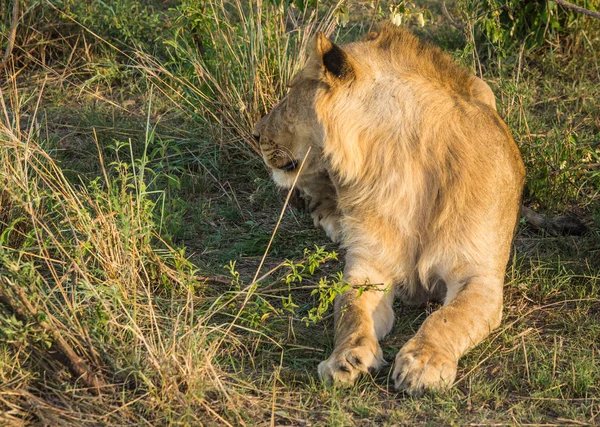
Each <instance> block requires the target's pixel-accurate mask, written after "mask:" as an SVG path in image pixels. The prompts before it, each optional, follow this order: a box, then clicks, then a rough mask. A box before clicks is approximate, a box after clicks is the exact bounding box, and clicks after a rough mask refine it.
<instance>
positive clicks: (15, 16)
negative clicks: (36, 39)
mask: <svg viewBox="0 0 600 427" xmlns="http://www.w3.org/2000/svg"><path fill="white" fill-rule="evenodd" d="M17 25H19V0H14V3H13V10H12V23H11V25H10V33H9V35H8V44H7V45H6V50H5V51H4V57H3V58H2V62H0V71H2V70H3V69H4V67H5V66H6V64H8V59H9V58H10V54H11V53H12V50H13V47H14V45H15V38H16V37H17Z"/></svg>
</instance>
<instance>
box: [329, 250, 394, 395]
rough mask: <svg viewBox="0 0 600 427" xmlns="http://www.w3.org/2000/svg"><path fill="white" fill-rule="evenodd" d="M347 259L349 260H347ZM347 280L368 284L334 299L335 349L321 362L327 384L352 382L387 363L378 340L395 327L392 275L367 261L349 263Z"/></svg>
mask: <svg viewBox="0 0 600 427" xmlns="http://www.w3.org/2000/svg"><path fill="white" fill-rule="evenodd" d="M347 262H348V259H347ZM345 278H346V280H347V281H348V282H349V283H351V284H353V285H359V286H360V285H367V288H368V289H366V290H364V292H362V294H360V295H359V292H358V290H357V289H352V290H350V291H348V292H346V293H345V294H343V295H340V296H338V297H337V299H336V301H335V324H336V327H335V349H334V350H333V353H332V354H331V356H330V357H329V358H328V359H327V360H325V361H324V362H321V364H319V376H320V377H321V378H322V379H323V380H324V381H325V382H327V383H336V384H340V385H352V384H353V383H354V381H355V380H356V379H357V378H358V377H359V376H360V375H361V374H364V373H366V372H368V371H370V370H378V369H380V368H381V367H382V366H383V365H385V363H386V362H385V360H384V359H383V353H382V351H381V347H380V346H379V340H380V339H381V338H383V337H384V336H385V335H386V334H387V333H388V332H389V331H390V330H391V328H392V325H393V323H394V313H393V310H392V302H393V298H394V292H393V290H392V289H391V286H390V284H391V283H392V280H391V278H389V277H384V275H382V274H380V273H379V272H377V271H375V270H374V269H371V268H369V267H368V266H367V265H366V264H362V263H361V265H357V264H355V263H351V262H348V264H347V267H346V274H345Z"/></svg>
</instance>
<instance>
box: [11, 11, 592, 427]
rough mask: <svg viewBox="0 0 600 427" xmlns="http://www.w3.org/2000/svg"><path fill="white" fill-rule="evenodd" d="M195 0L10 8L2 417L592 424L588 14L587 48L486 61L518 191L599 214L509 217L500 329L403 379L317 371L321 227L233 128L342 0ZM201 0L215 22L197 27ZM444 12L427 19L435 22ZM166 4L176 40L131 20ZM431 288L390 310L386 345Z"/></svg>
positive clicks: (321, 337) (324, 261)
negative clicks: (282, 190) (328, 0)
mask: <svg viewBox="0 0 600 427" xmlns="http://www.w3.org/2000/svg"><path fill="white" fill-rule="evenodd" d="M134 3H136V4H137V2H134ZM65 4H66V3H65ZM107 4H108V5H109V6H110V5H112V6H114V7H117V6H116V5H113V4H112V3H111V2H108V3H107ZM203 4H205V5H207V7H208V6H209V7H210V10H202V11H201V12H206V15H202V14H201V13H200V14H199V13H196V12H199V10H197V9H194V7H196V6H197V5H196V6H195V3H193V2H189V3H188V2H178V3H176V6H178V7H180V8H179V9H178V11H176V12H173V11H170V12H169V11H167V10H166V9H164V10H163V12H164V21H165V22H164V23H160V24H156V23H155V21H153V20H152V19H151V18H149V17H148V16H149V14H148V13H146V11H144V10H143V9H139V8H140V7H141V6H140V5H139V4H137V5H136V6H135V7H132V8H131V16H129V17H128V18H127V19H128V20H127V21H126V22H125V21H118V23H119V25H120V27H119V26H113V23H114V20H113V18H111V16H110V15H107V16H108V18H105V17H103V16H88V15H81V14H82V13H84V12H85V13H88V14H89V13H92V12H90V11H89V10H87V9H86V10H84V11H83V12H81V11H80V10H79V9H76V7H77V4H76V3H69V5H70V6H69V7H71V12H69V13H71V14H70V15H69V16H70V17H65V16H62V17H61V15H52V19H50V22H48V23H45V22H44V20H43V19H42V18H41V17H40V15H37V16H36V15H35V14H36V13H39V9H35V8H33V9H31V10H30V11H29V12H27V13H28V15H25V16H23V20H22V24H23V25H21V26H20V30H19V32H18V34H17V39H16V44H15V48H14V56H13V57H12V59H11V61H10V63H9V67H8V68H7V70H6V71H5V73H4V74H2V75H1V77H0V79H2V81H1V82H0V91H1V93H0V98H1V101H2V105H1V108H0V425H4V424H7V425H58V426H60V425H65V426H66V425H84V424H94V425H144V424H146V425H394V424H397V425H411V424H415V425H416V424H419V425H420V424H424V423H430V424H435V425H446V424H452V423H455V424H456V423H458V424H469V423H472V424H485V425H489V424H546V425H561V424H588V425H593V424H594V423H598V420H599V419H600V416H599V415H598V414H599V413H600V402H599V401H598V397H597V396H598V394H599V393H600V389H599V384H600V365H599V363H600V362H599V360H600V359H599V358H598V352H599V351H600V348H599V347H598V343H599V342H600V328H599V327H598V325H599V324H600V318H599V315H600V300H599V299H598V295H599V293H600V271H599V268H598V266H599V265H600V250H599V245H598V241H599V237H598V234H597V229H596V228H595V225H594V224H595V223H596V222H597V220H598V215H599V214H600V211H598V206H599V204H598V191H599V190H600V177H599V175H598V169H597V167H596V166H594V165H596V164H597V163H598V155H599V154H598V149H599V148H598V144H597V139H598V135H600V123H598V121H597V117H599V116H600V114H599V112H598V106H597V105H596V104H594V103H593V102H591V99H597V98H598V97H599V96H600V81H598V79H597V66H596V65H594V64H593V63H591V62H589V61H585V58H591V57H593V55H594V54H596V55H597V52H598V51H599V50H600V45H599V43H600V42H599V37H600V31H598V30H597V29H596V27H593V26H592V27H589V26H586V27H585V37H587V39H588V40H589V43H588V42H585V43H583V44H579V46H580V49H584V50H583V51H582V52H579V53H578V51H574V50H572V51H566V50H563V49H559V48H558V47H553V48H552V49H550V50H548V51H547V54H546V55H545V56H544V55H540V54H539V53H538V52H534V51H531V52H529V51H527V50H525V51H521V52H516V54H515V56H509V57H507V58H504V59H503V60H502V62H500V61H498V62H494V60H493V59H490V60H489V61H490V62H488V63H487V64H484V67H483V69H484V70H486V69H487V71H485V72H486V73H487V75H486V76H485V78H486V79H487V80H488V81H491V82H492V85H493V87H494V89H495V91H496V93H497V95H498V102H499V110H500V111H501V112H502V114H503V116H504V117H505V118H506V120H507V123H508V124H509V126H510V127H511V129H512V131H513V133H514V134H515V136H516V139H517V140H518V141H519V142H520V143H521V148H522V151H523V153H524V156H525V159H526V161H527V163H528V173H529V176H528V181H529V186H530V187H531V189H532V192H531V194H530V196H529V199H528V201H529V202H531V203H533V204H535V205H536V206H537V207H538V208H540V207H541V208H543V209H544V210H545V211H561V212H562V211H565V210H573V211H575V212H576V213H578V214H580V215H582V216H583V217H585V218H586V219H587V220H588V222H589V223H590V225H591V226H592V231H591V233H590V234H589V235H587V236H583V237H558V238H556V237H548V236H543V235H539V234H535V233H533V232H531V231H530V230H527V229H526V228H525V227H523V228H521V229H520V230H519V233H518V235H517V239H516V243H515V247H516V252H515V255H514V258H513V260H512V262H511V264H510V266H509V269H508V271H507V280H506V302H505V307H506V308H505V321H504V323H503V325H502V327H501V328H500V329H499V330H498V331H496V332H495V333H494V334H493V335H492V336H491V337H490V338H489V339H488V340H487V341H486V342H484V343H482V345H480V346H478V347H477V348H476V349H474V350H473V351H472V352H471V353H470V354H469V355H468V356H467V357H466V358H465V359H464V360H463V361H461V365H460V371H459V379H458V383H457V385H456V387H455V388H453V389H452V390H451V391H449V392H446V393H440V394H436V395H428V396H425V397H423V398H421V399H411V398H407V397H406V396H403V395H398V394H396V393H395V392H393V388H392V387H391V386H390V382H389V378H388V371H387V370H384V371H383V372H381V373H379V374H377V375H375V376H374V377H369V378H365V379H364V380H362V381H361V382H360V383H359V384H358V385H356V386H355V387H354V388H352V389H350V390H338V389H335V388H327V387H325V386H323V385H322V384H320V383H319V381H318V379H317V378H316V374H315V371H316V366H317V364H318V362H319V361H320V360H322V359H323V358H324V357H326V354H327V352H328V351H329V350H330V348H328V347H329V346H331V341H332V333H331V319H330V318H329V317H328V316H325V319H323V320H321V321H318V322H317V323H312V322H308V323H307V322H306V321H305V320H304V319H306V318H307V317H308V315H309V313H310V310H311V309H312V308H313V307H314V306H315V305H317V304H318V303H319V301H318V300H317V299H316V298H315V296H314V295H311V292H312V291H313V290H315V289H318V287H319V280H320V278H321V276H324V277H328V278H329V279H331V277H332V276H333V277H335V273H336V271H338V270H340V269H341V266H340V264H339V263H336V262H335V261H334V260H332V259H331V257H329V256H328V255H327V254H325V255H323V253H321V255H319V256H317V255H315V254H317V253H318V251H316V252H315V251H313V252H311V253H309V254H303V249H304V248H305V247H312V246H313V244H314V243H315V242H321V243H322V242H324V241H325V239H324V236H323V235H322V234H319V233H318V232H315V231H313V230H312V228H311V224H310V218H306V217H304V216H303V215H302V214H300V213H290V212H289V211H288V212H286V214H285V215H283V217H282V218H279V213H280V210H281V207H282V202H281V200H280V199H278V198H277V196H276V194H275V191H274V188H273V186H272V185H271V184H270V180H269V177H268V175H267V174H266V173H265V171H264V169H262V167H261V164H260V160H257V159H256V158H255V157H254V156H253V154H252V153H253V150H255V147H253V146H252V145H251V144H252V141H251V140H250V139H249V138H248V135H249V131H250V129H251V124H252V123H253V122H254V120H256V119H257V118H258V117H259V116H260V114H261V113H263V112H264V111H266V110H268V109H269V108H270V107H271V106H272V105H273V104H274V103H275V102H276V101H277V100H278V99H279V98H280V96H282V94H283V93H284V92H285V84H286V83H287V81H289V79H290V77H291V76H292V75H293V73H294V72H295V70H297V69H298V67H299V66H300V65H301V63H302V62H303V56H302V55H303V52H304V49H305V47H306V43H307V41H308V40H309V39H310V36H311V34H312V33H314V31H316V30H317V29H322V30H325V31H331V30H332V29H333V22H334V21H335V17H336V12H334V11H335V7H333V6H334V5H333V4H326V5H321V8H320V9H319V14H316V13H315V14H314V15H312V14H311V13H310V10H312V9H310V8H308V9H307V12H302V13H301V12H299V11H298V9H297V8H296V9H294V8H290V9H285V8H283V9H280V8H278V7H276V6H275V3H261V2H258V3H254V2H249V3H242V2H233V1H232V2H225V1H209V2H206V3H203ZM428 4H429V6H430V7H431V8H432V9H434V7H433V6H434V4H432V3H431V2H429V3H428ZM155 6H156V7H159V6H158V3H157V4H156V5H155ZM327 6H331V7H327ZM119 7H127V3H126V4H125V6H119ZM354 7H355V8H359V7H361V6H359V5H356V6H354ZM45 10H46V11H48V10H50V12H47V13H56V11H55V9H53V8H50V9H45ZM78 10H79V12H77V11H78ZM103 10H104V9H103ZM251 10H252V13H250V11H251ZM451 10H452V9H451ZM52 11H54V12H52ZM73 11H75V12H73ZM76 12H77V13H80V15H77V14H76ZM351 12H352V10H351ZM355 12H356V11H355ZM359 12H360V15H361V16H362V18H363V19H365V20H367V21H370V20H372V19H374V18H375V15H373V13H372V11H371V9H369V7H368V5H367V6H366V7H364V8H363V9H361V10H360V11H359ZM375 12H376V11H375ZM357 13H358V12H357ZM136 14H137V15H136ZM369 14H370V15H369ZM202 16H209V17H210V18H211V20H212V21H211V22H219V25H218V26H216V27H211V28H212V29H213V31H212V32H208V33H206V32H201V31H199V30H198V28H199V27H194V26H193V25H191V24H190V23H192V22H196V21H194V19H200V18H201V17H202ZM365 16H366V18H365ZM434 16H436V15H435V10H434ZM78 17H79V18H81V17H84V18H85V17H87V18H94V19H88V21H86V24H85V25H83V27H81V26H79V25H78V24H74V22H75V21H77V22H80V23H81V20H78ZM182 17H187V18H185V19H187V21H185V22H184V24H185V25H181V26H180V27H177V25H178V24H177V19H184V18H182ZM109 18H110V19H109ZM117 18H119V16H117V17H116V18H115V19H117ZM216 18H218V20H217V19H216ZM251 18H252V19H251ZM119 19H125V18H124V17H122V16H121V17H120V18H119ZM435 19H436V20H435V22H434V23H432V24H431V25H430V26H426V27H425V28H424V29H423V30H422V31H424V32H426V33H427V32H430V33H432V34H430V35H433V36H436V37H438V38H442V36H443V35H444V34H446V32H447V31H448V29H447V28H445V27H444V25H445V24H444V21H443V19H441V18H439V19H438V18H435ZM74 20H75V21H74ZM125 24H127V25H129V27H127V25H125ZM138 24H139V25H138ZM163 24H164V25H163ZM167 24H168V25H170V26H171V27H169V28H170V29H172V30H173V31H174V32H173V37H170V38H169V39H168V40H165V39H166V36H165V39H163V40H160V43H156V44H155V45H151V44H150V42H148V41H147V38H146V39H143V40H142V36H140V35H143V36H144V37H147V35H148V34H152V33H153V32H155V31H156V30H157V28H162V29H163V30H164V28H166V27H167V26H168V25H167ZM205 24H206V23H202V22H200V24H199V25H205ZM94 25H95V26H94ZM136 25H137V26H136ZM153 25H159V26H158V27H154V26H153ZM211 25H212V24H211ZM123 28H129V29H128V30H127V31H125V30H124V29H123ZM175 30H177V31H175ZM165 31H166V30H165ZM352 31H353V30H343V31H339V32H338V34H339V35H340V36H344V37H346V36H347V34H342V33H346V32H348V33H352ZM169 34H171V33H169ZM578 34H579V33H578ZM196 36H197V37H196ZM136 37H137V38H136ZM348 37H351V36H348ZM578 37H580V38H582V40H583V35H581V34H579V36H578ZM124 40H126V41H127V43H128V44H129V45H127V43H123V44H119V41H124ZM144 40H145V41H144ZM164 41H167V43H163V42H164ZM105 42H109V43H110V44H106V43H105ZM581 46H583V47H581ZM161 49H162V50H161ZM215 58H221V59H222V60H220V61H219V60H215ZM540 64H541V65H540ZM278 219H281V225H280V227H279V230H278V232H277V235H276V236H275V238H274V240H273V242H272V246H271V250H270V253H269V256H267V257H266V259H265V265H266V267H265V268H263V271H262V272H261V273H264V271H265V270H269V271H268V273H265V274H263V276H261V277H259V280H258V281H255V280H253V278H255V276H256V272H257V269H258V266H259V265H260V264H261V259H262V257H263V254H264V251H265V248H266V247H267V245H269V244H270V243H269V242H270V239H271V236H272V234H273V230H274V228H275V226H276V224H277V223H278ZM175 224H176V225H177V227H175V226H174V225H175ZM184 245H185V246H187V247H188V248H187V250H185V249H184V248H183V246H184ZM330 249H331V247H330ZM284 258H291V259H294V260H295V261H294V262H287V263H286V262H284ZM229 260H235V261H236V264H235V265H234V264H233V263H232V264H229V263H228V261H229ZM312 263H316V264H315V266H317V270H316V272H315V273H314V274H312V273H308V271H309V268H308V266H309V265H310V264H312ZM223 264H228V265H229V268H228V271H224V270H223V269H222V265H223ZM259 276H260V274H259ZM207 277H210V278H212V279H207ZM256 282H258V283H256ZM321 302H322V301H321ZM432 308H433V307H425V308H418V309H414V308H412V309H411V308H407V307H402V306H400V305H399V306H398V307H397V310H398V321H397V324H396V325H395V328H394V332H393V333H392V334H391V335H390V337H389V338H387V339H386V340H385V341H384V342H383V343H382V347H383V350H384V354H385V357H386V359H388V360H393V357H394V355H395V352H396V351H397V350H398V348H399V347H400V346H401V345H402V344H403V342H404V341H405V340H406V339H407V338H408V337H410V336H411V334H412V333H413V332H414V331H415V330H416V329H417V328H418V326H419V324H420V322H421V321H422V320H423V318H424V317H425V316H426V315H427V313H428V312H429V311H430V310H431V309H432Z"/></svg>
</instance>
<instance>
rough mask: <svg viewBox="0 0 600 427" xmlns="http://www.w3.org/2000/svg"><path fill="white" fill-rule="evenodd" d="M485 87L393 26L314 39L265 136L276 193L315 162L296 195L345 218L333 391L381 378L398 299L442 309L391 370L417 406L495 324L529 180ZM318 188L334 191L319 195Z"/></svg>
mask: <svg viewBox="0 0 600 427" xmlns="http://www.w3.org/2000/svg"><path fill="white" fill-rule="evenodd" d="M480 82H481V83H480ZM482 83H483V81H481V80H480V79H477V78H476V77H475V76H473V75H471V74H470V73H469V72H468V71H466V70H464V69H463V68H461V67H459V66H458V65H457V64H456V63H455V62H454V61H453V60H452V58H451V57H450V56H449V55H447V54H446V53H444V52H443V51H442V50H441V49H439V48H438V47H436V46H433V45H431V44H428V43H426V42H424V41H421V40H420V39H418V38H417V37H415V36H414V35H413V34H412V33H410V32H409V31H407V30H404V29H401V28H398V27H394V26H392V25H389V24H387V25H382V27H381V28H380V29H379V31H378V32H376V33H374V34H370V35H369V36H367V37H366V38H364V39H362V40H359V41H357V42H354V43H349V44H345V45H340V46H338V45H336V44H335V43H333V42H332V41H330V40H329V39H328V38H327V37H326V36H325V35H324V34H322V33H318V34H317V36H316V37H315V41H314V43H313V45H312V47H311V51H310V55H309V59H308V61H307V63H306V65H305V66H304V68H303V69H302V70H301V71H300V72H299V73H298V74H297V75H296V76H295V77H294V79H293V80H292V82H291V85H290V86H291V87H290V91H289V93H288V95H287V96H286V97H285V98H284V99H283V100H282V101H281V102H280V103H278V104H277V105H276V106H275V107H274V108H273V110H272V111H271V112H270V113H269V114H268V115H266V116H265V117H264V118H263V119H261V120H260V121H259V122H258V123H257V124H256V126H255V129H254V134H255V135H256V136H257V138H258V139H259V141H260V146H261V149H262V150H263V157H264V159H265V161H266V162H267V164H269V165H270V166H271V167H273V168H274V172H273V178H274V179H275V181H276V182H278V184H279V185H288V186H289V185H291V181H293V178H294V177H295V175H294V174H289V173H288V172H290V171H294V170H295V169H297V168H298V164H299V162H300V161H301V160H302V159H304V157H305V156H306V160H305V161H304V167H306V171H308V172H312V174H311V173H309V174H308V175H307V177H306V179H304V178H303V176H304V173H302V174H301V175H300V176H299V177H298V182H297V186H298V187H299V188H300V189H301V190H303V191H310V192H311V194H312V196H311V197H316V198H317V199H321V198H325V199H326V200H328V202H327V203H326V204H328V206H329V208H328V209H333V211H332V212H336V213H335V215H334V216H333V217H335V221H337V223H338V226H339V229H340V232H339V236H338V238H339V239H340V241H341V245H342V247H343V248H345V249H346V259H345V268H344V279H345V280H346V281H347V282H348V283H349V284H351V285H352V286H351V289H350V290H349V291H347V292H345V293H344V294H342V295H339V296H338V297H337V298H336V300H335V304H334V305H335V307H334V317H335V319H334V321H335V346H334V350H333V352H332V354H331V356H329V358H327V360H325V361H323V362H322V363H321V364H320V365H319V367H318V372H319V375H320V376H321V378H323V379H324V380H325V381H326V382H335V383H338V384H345V385H350V384H353V383H354V382H355V380H356V379H357V378H358V377H359V376H360V375H362V374H364V373H366V372H368V371H369V370H377V369H380V368H381V367H382V366H383V365H384V364H385V361H384V358H383V354H382V350H381V347H380V345H379V340H381V339H382V338H383V337H384V336H385V335H387V334H388V333H389V332H390V330H391V329H392V326H393V323H394V311H393V307H392V303H393V300H394V297H395V296H399V297H400V298H401V299H402V300H403V301H405V302H408V303H421V302H423V301H424V300H427V299H440V300H441V301H442V302H443V305H442V307H441V308H440V309H438V310H437V311H435V312H434V313H432V314H431V315H430V316H429V317H428V318H427V319H426V320H425V321H424V322H423V324H422V325H421V327H420V328H419V330H418V331H417V333H416V334H415V335H414V336H413V337H412V338H411V339H409V340H408V341H407V342H406V343H405V344H404V346H403V347H402V348H401V349H400V351H399V352H398V354H397V356H396V360H395V364H394V369H393V379H394V382H395V387H396V389H398V390H404V391H406V392H407V393H408V394H410V395H418V394H421V393H423V392H424V391H427V390H436V389H442V388H447V387H449V386H451V385H452V384H453V382H454V380H455V378H456V373H457V366H458V360H459V358H460V357H461V356H462V355H464V354H465V353H466V352H467V351H469V350H470V349H471V348H473V347H474V346H475V345H477V344H478V343H479V342H481V341H482V340H483V339H485V338H486V337H487V336H488V335H489V334H490V332H491V331H492V330H494V329H495V328H496V327H498V325H499V324H500V321H501V318H502V297H503V284H504V274H505V269H506V265H507V263H508V259H509V254H510V247H511V242H512V239H513V236H514V232H515V229H516V226H517V220H518V217H519V208H520V200H521V193H522V188H523V184H524V179H525V168H524V165H523V162H522V159H521V155H520V152H519V149H518V147H517V145H516V144H515V142H514V140H513V138H512V136H511V134H510V131H509V130H508V128H507V126H506V125H505V123H504V122H503V121H502V119H501V118H500V117H499V115H498V113H497V112H496V109H495V101H494V100H493V93H491V90H489V87H488V86H487V85H486V84H485V83H483V84H482ZM490 96H491V98H490ZM492 102H493V103H494V104H493V105H492ZM313 146H314V147H316V148H317V149H315V150H313V149H312V148H311V150H310V152H308V148H307V147H313ZM281 147H286V148H285V149H282V148H281ZM307 152H308V155H306V154H307ZM311 180H316V181H320V182H330V183H331V184H326V185H327V187H326V188H327V189H328V190H327V191H322V192H320V193H319V192H318V191H315V190H314V188H313V187H312V184H311ZM316 181H312V183H314V182H316ZM317 203H318V202H317ZM333 217H332V218H333ZM317 218H318V214H317ZM364 285H368V286H366V287H365V286H364Z"/></svg>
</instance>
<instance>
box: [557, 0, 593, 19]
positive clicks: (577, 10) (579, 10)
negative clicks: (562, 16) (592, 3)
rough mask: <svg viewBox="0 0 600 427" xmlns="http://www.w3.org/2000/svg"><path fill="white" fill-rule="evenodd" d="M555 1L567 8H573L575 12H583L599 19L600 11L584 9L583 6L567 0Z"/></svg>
mask: <svg viewBox="0 0 600 427" xmlns="http://www.w3.org/2000/svg"><path fill="white" fill-rule="evenodd" d="M556 3H558V4H560V5H561V6H563V7H566V8H567V9H571V10H574V11H575V12H579V13H583V14H585V15H588V16H592V17H594V18H596V19H600V12H595V11H593V10H589V9H584V8H583V7H580V6H577V5H574V4H573V3H569V2H568V1H565V0H556Z"/></svg>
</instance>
